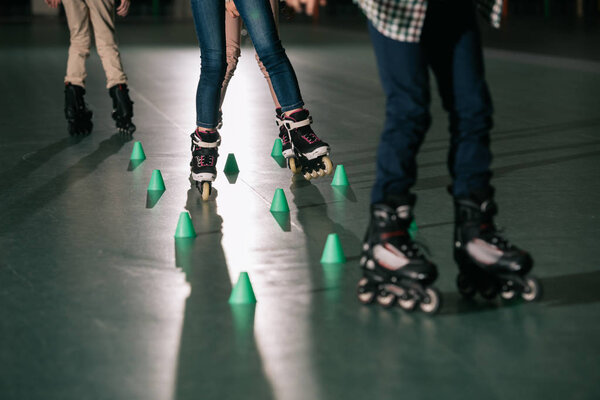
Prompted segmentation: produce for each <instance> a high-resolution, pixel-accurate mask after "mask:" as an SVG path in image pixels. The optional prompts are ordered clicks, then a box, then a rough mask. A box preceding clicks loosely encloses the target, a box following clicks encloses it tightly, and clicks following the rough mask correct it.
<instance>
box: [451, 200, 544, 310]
mask: <svg viewBox="0 0 600 400" xmlns="http://www.w3.org/2000/svg"><path fill="white" fill-rule="evenodd" d="M486 192H487V193H486ZM454 210H455V230H454V232H455V233H454V260H455V261H456V263H457V264H458V267H459V270H460V272H459V274H458V277H457V278H456V284H457V286H458V291H459V292H460V293H461V294H462V295H463V296H464V297H465V298H472V297H473V296H474V295H475V293H476V292H479V293H480V294H481V296H482V297H483V298H485V299H488V300H491V299H493V298H495V297H496V296H497V295H498V294H500V296H501V297H502V298H503V299H505V300H510V299H513V298H515V297H517V296H520V297H522V298H523V299H524V300H526V301H534V300H537V299H539V298H540V296H541V294H542V287H541V284H540V283H539V281H538V280H537V279H536V278H535V277H533V276H528V275H527V274H528V273H529V271H531V269H532V267H533V259H532V257H531V255H529V253H527V252H526V251H524V250H521V249H519V248H518V247H517V246H514V245H512V244H511V243H510V242H509V241H508V240H506V239H505V238H504V237H502V236H501V235H500V233H499V232H498V230H497V228H496V226H495V225H494V221H493V217H494V215H496V213H497V206H496V203H495V202H494V200H493V189H489V190H487V191H485V192H483V193H480V194H479V195H478V194H473V195H472V196H471V197H468V198H456V199H455V200H454Z"/></svg>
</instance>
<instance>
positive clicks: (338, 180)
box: [331, 165, 350, 186]
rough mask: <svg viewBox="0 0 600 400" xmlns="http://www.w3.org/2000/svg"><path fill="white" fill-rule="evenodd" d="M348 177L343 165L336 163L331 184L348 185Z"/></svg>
mask: <svg viewBox="0 0 600 400" xmlns="http://www.w3.org/2000/svg"><path fill="white" fill-rule="evenodd" d="M348 185H350V183H349V182H348V177H347V176H346V168H344V166H343V165H338V166H337V167H336V168H335V174H333V180H332V181H331V186H348Z"/></svg>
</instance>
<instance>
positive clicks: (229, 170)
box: [223, 153, 240, 175]
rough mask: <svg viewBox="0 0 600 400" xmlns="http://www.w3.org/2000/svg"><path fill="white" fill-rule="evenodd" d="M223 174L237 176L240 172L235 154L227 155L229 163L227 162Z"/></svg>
mask: <svg viewBox="0 0 600 400" xmlns="http://www.w3.org/2000/svg"><path fill="white" fill-rule="evenodd" d="M223 172H225V173H226V174H230V175H231V174H237V173H238V172H240V169H239V168H238V165H237V161H236V160H235V156H234V155H233V153H229V154H228V155H227V161H225V168H223Z"/></svg>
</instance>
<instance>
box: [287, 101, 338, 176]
mask: <svg viewBox="0 0 600 400" xmlns="http://www.w3.org/2000/svg"><path fill="white" fill-rule="evenodd" d="M310 124H312V118H311V117H310V115H309V113H308V110H299V111H296V112H295V113H293V114H292V115H288V116H285V115H283V114H282V115H281V117H280V118H277V125H278V126H279V137H280V138H281V142H282V144H283V145H284V146H285V145H286V143H288V142H289V144H290V148H291V153H290V151H289V150H288V152H287V154H289V157H288V156H286V155H285V154H286V153H284V157H286V159H287V160H288V166H289V168H290V170H291V171H292V172H293V173H298V172H300V171H301V172H302V175H304V178H305V179H306V180H310V179H312V178H318V177H320V176H324V175H330V174H331V173H332V172H333V164H332V162H331V160H330V159H329V157H328V155H329V145H328V144H327V143H325V142H324V141H322V140H321V139H319V138H318V137H317V135H316V134H315V133H314V132H313V130H312V129H311V127H310ZM284 130H285V132H284ZM284 150H285V147H284ZM297 164H300V165H297Z"/></svg>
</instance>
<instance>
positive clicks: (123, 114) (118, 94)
mask: <svg viewBox="0 0 600 400" xmlns="http://www.w3.org/2000/svg"><path fill="white" fill-rule="evenodd" d="M108 94H110V97H111V99H112V103H113V110H112V118H113V119H114V120H115V122H116V125H117V129H118V130H119V132H120V133H122V134H125V135H131V134H133V132H135V129H136V128H135V125H134V124H133V122H131V118H133V101H131V99H130V98H129V89H128V88H127V85H126V84H124V83H122V84H118V85H115V86H113V87H111V88H110V89H108Z"/></svg>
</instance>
